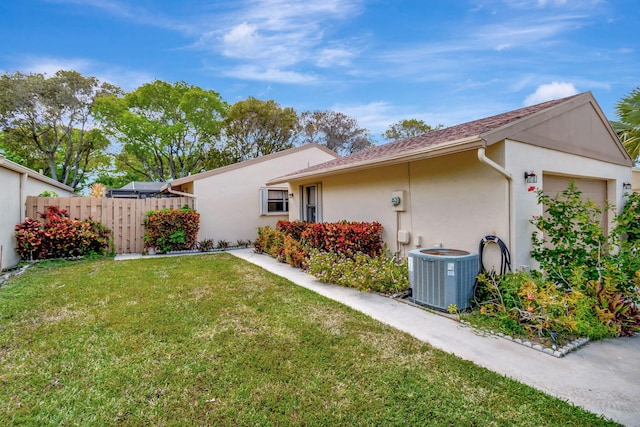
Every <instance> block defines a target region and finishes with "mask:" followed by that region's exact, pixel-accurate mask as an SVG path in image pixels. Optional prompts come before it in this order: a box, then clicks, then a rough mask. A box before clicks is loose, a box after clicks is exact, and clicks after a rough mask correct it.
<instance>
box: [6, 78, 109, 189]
mask: <svg viewBox="0 0 640 427" xmlns="http://www.w3.org/2000/svg"><path fill="white" fill-rule="evenodd" d="M118 92H119V89H118V88H117V87H115V86H113V85H111V84H109V83H103V82H100V81H99V80H98V79H97V78H95V77H84V76H82V75H81V74H80V73H78V72H77V71H63V70H60V71H58V72H57V73H55V74H54V75H53V76H52V77H49V78H47V77H45V76H44V75H43V74H28V75H26V74H22V73H20V72H16V73H14V74H3V75H1V76H0V126H2V128H3V137H2V139H1V141H0V144H1V145H2V147H1V149H2V151H3V152H5V153H6V154H7V157H10V158H12V159H13V160H16V161H18V162H20V163H21V164H23V165H24V166H27V167H29V168H31V169H35V170H38V169H42V170H43V171H44V173H45V174H47V175H49V176H50V177H51V178H53V179H55V180H56V181H59V182H61V183H63V184H66V185H68V186H70V187H72V188H74V189H77V188H79V187H80V186H81V185H82V184H83V182H84V181H85V179H86V177H87V175H88V174H89V173H90V172H91V171H92V170H93V169H94V168H95V167H97V166H98V165H100V164H102V163H104V162H106V161H108V158H107V156H106V154H105V150H106V149H107V147H108V146H109V140H108V139H107V138H106V137H105V136H104V135H103V134H102V133H101V132H100V130H98V129H95V128H93V127H92V116H91V108H92V106H93V104H94V102H95V101H96V100H97V99H98V98H100V97H103V96H106V95H108V94H114V93H118Z"/></svg>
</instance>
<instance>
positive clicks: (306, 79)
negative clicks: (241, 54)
mask: <svg viewBox="0 0 640 427" xmlns="http://www.w3.org/2000/svg"><path fill="white" fill-rule="evenodd" d="M223 74H224V75H226V76H227V77H233V78H236V79H241V80H256V81H265V82H271V83H294V84H307V83H313V82H315V81H316V80H317V77H316V76H314V75H312V74H303V73H298V72H295V71H286V70H281V69H278V68H262V67H257V66H253V65H242V66H238V67H235V68H232V69H225V71H223Z"/></svg>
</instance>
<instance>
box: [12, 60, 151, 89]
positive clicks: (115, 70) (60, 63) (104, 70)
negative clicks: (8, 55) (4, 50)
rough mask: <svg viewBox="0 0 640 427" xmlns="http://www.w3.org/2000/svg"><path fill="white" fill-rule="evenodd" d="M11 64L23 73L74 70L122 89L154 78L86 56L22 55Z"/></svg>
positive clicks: (48, 74) (49, 74)
mask: <svg viewBox="0 0 640 427" xmlns="http://www.w3.org/2000/svg"><path fill="white" fill-rule="evenodd" d="M13 64H14V67H15V68H16V70H21V71H22V72H25V73H41V74H45V75H47V76H52V75H53V74H55V73H56V72H57V71H59V70H75V71H78V72H80V73H82V74H83V75H85V76H94V77H97V78H98V79H100V80H101V81H104V82H109V83H111V84H114V85H116V86H119V87H121V88H122V89H124V90H133V89H135V88H137V87H138V86H140V85H142V84H145V83H149V82H150V81H152V80H154V79H155V78H156V77H155V76H153V75H151V74H149V73H147V72H144V71H135V70H130V69H124V68H122V67H120V66H114V65H111V64H103V63H100V62H96V61H93V60H90V59H86V58H55V57H43V56H24V57H19V58H14V60H13ZM7 71H11V70H7Z"/></svg>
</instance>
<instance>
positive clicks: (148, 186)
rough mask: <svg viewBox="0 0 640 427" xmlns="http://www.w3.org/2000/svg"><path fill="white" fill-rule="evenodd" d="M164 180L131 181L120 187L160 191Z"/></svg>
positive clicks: (123, 188)
mask: <svg viewBox="0 0 640 427" xmlns="http://www.w3.org/2000/svg"><path fill="white" fill-rule="evenodd" d="M165 184H166V182H143V181H133V182H130V183H128V184H127V185H124V186H122V187H120V189H122V190H138V191H156V192H157V191H160V190H162V187H164V185H165Z"/></svg>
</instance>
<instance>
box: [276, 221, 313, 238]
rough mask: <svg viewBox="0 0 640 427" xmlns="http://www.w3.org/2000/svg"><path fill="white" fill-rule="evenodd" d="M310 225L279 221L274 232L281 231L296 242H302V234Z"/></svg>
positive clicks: (308, 223)
mask: <svg viewBox="0 0 640 427" xmlns="http://www.w3.org/2000/svg"><path fill="white" fill-rule="evenodd" d="M311 225H312V223H310V222H302V221H283V220H280V221H278V223H277V224H276V230H278V231H282V232H283V233H284V234H286V235H288V236H291V237H293V238H294V239H296V240H302V233H303V232H304V231H305V230H306V229H307V228H309V226H311Z"/></svg>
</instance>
